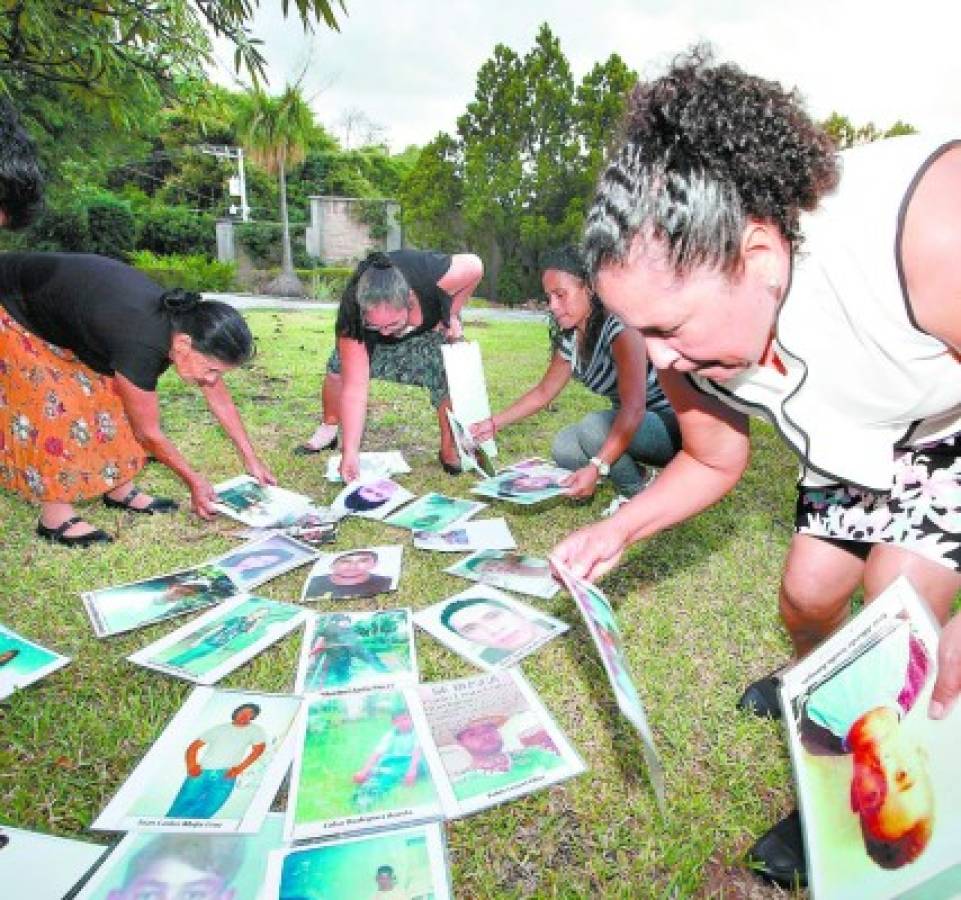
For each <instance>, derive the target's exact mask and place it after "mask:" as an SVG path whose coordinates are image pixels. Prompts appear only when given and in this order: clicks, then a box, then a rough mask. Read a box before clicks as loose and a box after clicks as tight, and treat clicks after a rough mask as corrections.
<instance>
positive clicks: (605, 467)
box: [590, 456, 611, 478]
mask: <svg viewBox="0 0 961 900" xmlns="http://www.w3.org/2000/svg"><path fill="white" fill-rule="evenodd" d="M590 462H591V465H592V466H593V467H594V468H595V469H597V474H598V475H600V476H601V478H607V476H608V475H609V474H610V471H611V464H610V463H606V462H604V460H603V459H601V458H600V457H599V456H592V457H591V460H590Z"/></svg>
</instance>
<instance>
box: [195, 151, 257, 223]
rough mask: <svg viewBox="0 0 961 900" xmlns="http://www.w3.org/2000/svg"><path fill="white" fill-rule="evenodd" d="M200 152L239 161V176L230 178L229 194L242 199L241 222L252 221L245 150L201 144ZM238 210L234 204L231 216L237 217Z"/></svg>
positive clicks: (231, 208)
mask: <svg viewBox="0 0 961 900" xmlns="http://www.w3.org/2000/svg"><path fill="white" fill-rule="evenodd" d="M200 152H201V153H206V154H207V155H208V156H216V157H217V159H229V160H234V159H235V160H237V174H236V175H232V176H231V177H230V181H229V183H228V192H229V193H230V196H231V197H239V198H240V209H239V212H240V221H241V222H249V221H250V206H249V205H248V204H247V175H246V172H245V171H244V148H243V147H228V146H224V145H220V144H216V145H215V144H201V145H200ZM237 212H238V209H237V207H236V206H234V205H233V204H231V205H230V214H231V215H236V213H237Z"/></svg>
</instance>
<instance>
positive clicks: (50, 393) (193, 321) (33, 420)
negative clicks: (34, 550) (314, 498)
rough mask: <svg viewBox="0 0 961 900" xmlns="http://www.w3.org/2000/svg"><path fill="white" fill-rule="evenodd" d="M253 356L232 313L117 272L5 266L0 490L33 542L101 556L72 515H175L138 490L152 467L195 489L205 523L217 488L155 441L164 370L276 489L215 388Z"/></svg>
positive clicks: (42, 257)
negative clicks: (91, 503) (32, 525)
mask: <svg viewBox="0 0 961 900" xmlns="http://www.w3.org/2000/svg"><path fill="white" fill-rule="evenodd" d="M253 352H254V344H253V337H252V335H251V333H250V329H249V328H248V327H247V323H246V322H245V321H244V320H243V317H242V316H241V315H240V314H239V313H238V312H237V311H236V310H235V309H233V308H232V307H230V306H228V305H227V304H225V303H217V302H213V301H204V300H201V298H200V296H199V295H197V294H190V293H186V292H184V291H179V290H177V291H168V292H164V289H163V288H162V287H160V286H159V285H158V284H156V283H155V282H153V281H151V280H150V279H149V278H148V277H147V276H146V275H144V274H142V273H141V272H138V271H137V270H136V269H132V268H131V267H130V266H127V265H124V264H123V263H120V262H117V261H116V260H112V259H107V258H106V257H101V256H93V255H86V254H70V253H5V254H0V485H2V486H3V487H5V488H7V489H9V490H12V491H15V492H16V493H18V494H20V495H21V496H22V497H23V498H24V499H25V500H27V501H29V502H32V503H39V504H40V521H39V522H38V523H37V534H38V535H39V536H40V537H42V538H45V539H47V540H49V541H52V542H56V543H59V544H64V545H66V546H68V547H86V546H89V545H90V544H94V543H109V542H110V541H111V540H112V539H111V538H110V536H109V535H107V534H106V533H105V532H104V531H102V530H100V529H98V528H95V527H94V526H92V525H90V524H89V523H88V522H85V521H84V520H82V519H81V518H80V517H79V516H78V515H77V513H76V511H75V510H74V507H73V504H74V503H75V502H77V501H78V500H89V499H92V498H94V497H102V498H103V503H104V505H105V506H108V507H113V508H119V509H127V510H131V511H133V512H137V513H143V514H153V513H165V512H172V511H173V510H175V509H177V504H176V503H175V502H174V501H172V500H167V499H164V498H159V497H151V496H149V495H147V494H144V493H141V492H140V491H139V490H137V488H136V487H134V484H133V478H134V476H136V475H137V473H138V472H139V471H140V470H141V469H142V468H143V466H144V464H145V463H146V461H147V454H152V455H153V456H154V457H155V458H156V459H157V460H159V461H160V462H162V463H163V464H164V465H166V466H167V467H168V468H170V469H172V470H173V471H174V472H175V473H176V474H177V475H178V476H179V477H180V478H181V479H182V480H183V482H184V483H185V484H186V485H187V487H188V488H189V489H190V495H191V502H192V507H193V510H194V512H196V513H197V515H199V516H201V517H202V518H205V519H206V518H211V517H212V516H213V515H214V509H213V503H214V502H215V499H216V498H215V496H214V491H213V488H212V487H211V485H210V484H209V482H208V481H207V480H206V479H205V478H203V476H201V475H200V474H198V473H197V472H195V471H194V470H193V469H192V468H191V466H190V464H189V463H188V462H187V460H186V459H184V457H183V456H182V455H181V453H180V451H179V450H178V449H177V448H176V447H175V446H174V444H173V443H172V442H171V441H170V439H169V438H167V437H166V435H165V434H164V433H163V431H162V430H161V428H160V419H159V414H158V404H157V390H156V389H157V379H158V378H159V376H160V375H161V373H163V372H164V371H165V370H166V369H167V368H168V367H169V366H170V365H173V367H174V369H175V370H176V371H177V374H178V375H179V376H180V377H181V378H182V379H183V380H184V381H185V382H187V383H188V384H194V385H196V386H197V387H199V388H200V390H201V391H202V393H203V395H204V398H205V399H206V401H207V405H208V406H209V407H210V410H211V412H213V414H214V415H215V416H216V418H217V419H218V421H219V422H220V424H221V425H222V426H223V428H224V430H225V431H226V432H227V435H228V436H229V437H230V439H231V440H232V441H233V443H234V445H235V446H236V447H237V450H238V452H239V453H240V457H241V459H242V460H243V462H244V466H245V468H246V469H247V471H248V472H249V473H250V474H251V475H253V476H254V477H255V478H257V479H258V480H260V481H261V482H263V483H270V484H273V483H275V482H274V478H273V476H272V475H271V474H270V471H269V470H268V469H267V467H266V466H265V465H264V464H263V463H262V462H260V460H259V459H258V458H257V455H256V454H255V453H254V449H253V447H252V446H251V443H250V440H249V439H248V437H247V434H246V432H245V431H244V427H243V424H242V422H241V420H240V415H239V413H238V412H237V409H236V407H235V406H234V403H233V400H231V397H230V393H229V392H228V390H227V387H226V386H225V385H224V383H223V380H222V376H223V374H224V373H225V372H227V371H229V370H230V369H233V368H235V367H236V366H239V365H242V364H243V363H245V362H247V360H249V359H250V358H251V356H252V355H253Z"/></svg>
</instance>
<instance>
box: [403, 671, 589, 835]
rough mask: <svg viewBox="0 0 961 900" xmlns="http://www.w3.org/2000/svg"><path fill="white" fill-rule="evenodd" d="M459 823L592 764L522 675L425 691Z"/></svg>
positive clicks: (441, 786)
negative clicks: (563, 730)
mask: <svg viewBox="0 0 961 900" xmlns="http://www.w3.org/2000/svg"><path fill="white" fill-rule="evenodd" d="M417 691H418V693H419V695H420V698H421V701H422V703H423V708H424V714H425V716H426V719H427V724H428V727H429V729H430V735H431V738H432V739H433V744H434V745H435V746H436V749H437V751H438V753H439V756H440V759H441V761H442V763H443V768H444V773H445V776H446V777H445V778H444V779H442V780H440V781H438V790H439V791H440V794H441V800H442V802H443V804H444V808H445V810H446V811H447V814H448V816H449V817H451V818H455V817H458V816H465V815H469V814H471V813H474V812H478V811H479V810H482V809H487V808H488V807H490V806H494V805H495V804H497V803H502V802H504V801H505V800H512V799H514V798H515V797H521V796H523V795H525V794H529V793H531V792H533V791H536V790H539V789H540V788H543V787H547V786H548V785H550V784H555V783H556V782H559V781H563V780H565V779H567V778H571V777H573V776H574V775H579V774H580V773H581V772H583V771H584V770H585V766H584V763H583V762H582V760H581V758H580V757H579V756H578V755H577V752H576V751H575V750H574V748H573V747H572V746H571V745H570V743H569V742H568V740H567V738H566V737H565V736H564V734H563V733H562V732H561V730H560V729H559V728H558V727H557V725H556V724H555V723H554V721H553V719H552V718H551V716H550V713H548V712H547V710H546V709H545V708H544V707H543V705H542V704H541V702H540V700H539V699H538V698H537V694H536V693H535V692H534V690H533V689H532V688H531V686H530V685H529V684H528V683H527V681H526V680H525V679H524V676H523V675H521V673H520V671H519V670H518V669H509V670H507V671H504V672H492V673H490V674H487V675H477V676H474V677H473V678H461V679H459V680H456V681H443V682H438V683H436V684H422V685H420V687H418V688H417Z"/></svg>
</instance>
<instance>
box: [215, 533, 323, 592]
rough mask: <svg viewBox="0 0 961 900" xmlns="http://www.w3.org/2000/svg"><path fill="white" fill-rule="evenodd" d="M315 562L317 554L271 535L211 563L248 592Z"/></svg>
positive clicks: (219, 557)
mask: <svg viewBox="0 0 961 900" xmlns="http://www.w3.org/2000/svg"><path fill="white" fill-rule="evenodd" d="M316 558H317V551H316V550H314V548H313V547H309V546H307V545H306V544H302V543H300V542H299V541H297V540H294V539H293V538H290V537H287V535H284V534H273V535H268V536H267V537H263V538H260V539H259V540H256V541H251V542H250V543H247V544H244V545H243V546H242V547H239V548H238V549H237V550H233V551H232V552H230V553H226V554H224V555H223V556H218V557H217V558H216V559H213V560H211V563H212V564H214V565H217V566H219V567H220V568H221V569H223V570H224V571H226V572H227V574H228V575H230V577H231V578H232V579H233V580H234V582H235V583H236V584H237V585H239V586H240V587H241V588H243V589H245V590H247V589H249V588H252V587H256V586H257V585H260V584H263V583H264V582H265V581H270V579H271V578H276V577H277V576H278V575H283V574H284V573H285V572H289V571H290V570H291V569H296V568H297V567H298V566H303V565H306V564H307V563H308V562H310V561H311V560H314V559H316Z"/></svg>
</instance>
